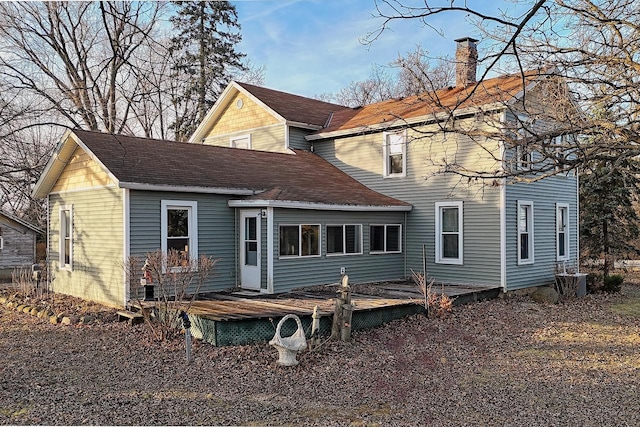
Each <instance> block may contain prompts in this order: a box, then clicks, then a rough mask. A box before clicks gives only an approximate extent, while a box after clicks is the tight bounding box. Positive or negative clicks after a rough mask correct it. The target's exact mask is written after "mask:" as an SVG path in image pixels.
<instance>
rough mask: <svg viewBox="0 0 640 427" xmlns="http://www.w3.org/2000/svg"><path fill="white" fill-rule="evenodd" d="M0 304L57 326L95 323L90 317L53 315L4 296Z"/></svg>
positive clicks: (51, 312)
mask: <svg viewBox="0 0 640 427" xmlns="http://www.w3.org/2000/svg"><path fill="white" fill-rule="evenodd" d="M0 304H2V305H4V306H5V307H7V308H9V309H12V310H15V311H18V312H21V313H26V314H30V315H32V316H35V317H37V318H39V319H43V320H48V321H49V323H51V324H54V325H57V324H60V325H76V324H84V325H86V324H91V323H95V321H96V318H95V317H94V316H90V315H84V316H74V315H69V314H67V313H64V312H63V313H58V314H56V313H54V312H53V311H51V310H50V309H48V308H43V307H38V306H33V305H31V304H29V303H26V302H20V301H19V300H14V299H11V298H7V297H6V296H0Z"/></svg>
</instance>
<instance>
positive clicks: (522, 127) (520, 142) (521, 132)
mask: <svg viewBox="0 0 640 427" xmlns="http://www.w3.org/2000/svg"><path fill="white" fill-rule="evenodd" d="M514 125H515V127H516V132H515V135H516V168H517V170H529V169H531V167H532V162H533V155H532V152H531V148H530V147H529V142H530V141H531V140H532V138H533V137H534V133H533V130H532V126H533V120H532V119H531V118H529V117H527V116H524V115H521V114H518V116H517V120H516V121H515V123H514Z"/></svg>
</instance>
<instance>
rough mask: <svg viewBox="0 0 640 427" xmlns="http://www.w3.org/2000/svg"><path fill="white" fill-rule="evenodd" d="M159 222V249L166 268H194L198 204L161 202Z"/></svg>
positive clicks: (196, 248)
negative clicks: (160, 231)
mask: <svg viewBox="0 0 640 427" xmlns="http://www.w3.org/2000/svg"><path fill="white" fill-rule="evenodd" d="M160 222H161V227H162V233H161V235H162V241H161V249H162V252H163V253H164V254H166V255H167V267H169V268H185V267H187V268H188V267H190V266H196V265H197V261H198V202H195V201H185V200H162V202H161V212H160Z"/></svg>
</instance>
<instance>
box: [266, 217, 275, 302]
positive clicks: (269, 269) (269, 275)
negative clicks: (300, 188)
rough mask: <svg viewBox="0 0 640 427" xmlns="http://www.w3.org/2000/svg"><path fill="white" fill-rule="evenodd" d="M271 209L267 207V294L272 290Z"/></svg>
mask: <svg viewBox="0 0 640 427" xmlns="http://www.w3.org/2000/svg"><path fill="white" fill-rule="evenodd" d="M273 240H274V239H273V207H271V206H269V207H267V293H269V294H272V293H274V289H273Z"/></svg>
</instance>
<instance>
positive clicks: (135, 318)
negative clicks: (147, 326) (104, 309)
mask: <svg viewBox="0 0 640 427" xmlns="http://www.w3.org/2000/svg"><path fill="white" fill-rule="evenodd" d="M117 314H118V321H119V322H122V321H124V320H126V321H128V322H129V324H130V325H132V326H133V325H137V324H138V323H142V322H144V316H143V315H142V314H140V313H134V312H133V311H127V310H123V311H118V313H117Z"/></svg>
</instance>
